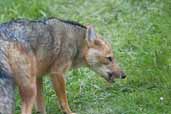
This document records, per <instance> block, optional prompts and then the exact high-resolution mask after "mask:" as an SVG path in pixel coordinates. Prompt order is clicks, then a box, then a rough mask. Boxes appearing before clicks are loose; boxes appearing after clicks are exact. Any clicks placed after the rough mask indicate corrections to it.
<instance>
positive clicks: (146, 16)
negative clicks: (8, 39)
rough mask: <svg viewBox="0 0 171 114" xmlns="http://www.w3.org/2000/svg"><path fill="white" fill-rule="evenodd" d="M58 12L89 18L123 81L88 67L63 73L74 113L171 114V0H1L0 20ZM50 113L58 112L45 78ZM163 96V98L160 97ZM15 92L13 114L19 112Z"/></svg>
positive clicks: (58, 14)
mask: <svg viewBox="0 0 171 114" xmlns="http://www.w3.org/2000/svg"><path fill="white" fill-rule="evenodd" d="M50 16H53V17H59V18H63V19H69V20H75V21H79V22H81V23H83V24H87V23H91V24H93V25H95V26H96V28H97V31H98V32H99V33H100V34H102V35H103V36H104V37H106V39H107V40H108V41H110V42H111V44H112V46H113V51H114V53H115V56H116V59H117V61H118V63H120V64H121V66H122V68H123V69H125V71H126V72H127V75H128V78H127V79H126V80H117V81H116V83H114V84H112V85H108V84H107V83H106V82H105V81H104V80H103V79H101V78H100V77H99V76H97V75H96V74H95V73H94V72H92V71H89V70H88V69H78V70H75V71H71V72H68V73H67V77H66V78H67V91H68V97H69V103H70V106H71V108H72V110H73V111H75V112H77V113H78V114H171V77H170V74H171V1H170V0H108V1H107V0H87V1H85V0H39V1H38V0H37V1H36V0H28V1H26V0H0V22H5V21H8V20H11V19H15V18H29V19H40V18H44V17H50ZM44 82H45V92H44V95H45V97H46V104H47V112H48V114H61V112H60V110H59V108H58V107H57V103H56V102H55V100H56V97H55V93H54V91H53V89H52V87H51V84H50V81H49V79H48V78H47V79H46V80H45V81H44ZM161 98H163V100H162V99H161ZM19 102H20V100H19V97H18V96H17V107H16V110H17V114H19V112H20V104H19Z"/></svg>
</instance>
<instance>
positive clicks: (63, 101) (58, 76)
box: [51, 73, 75, 114]
mask: <svg viewBox="0 0 171 114" xmlns="http://www.w3.org/2000/svg"><path fill="white" fill-rule="evenodd" d="M51 77H52V83H53V87H54V89H55V91H56V95H57V96H58V98H59V102H60V105H61V108H62V111H63V113H64V114H75V113H72V111H71V110H70V108H69V105H68V100H67V95H66V90H65V89H66V87H65V80H64V75H63V74H62V73H53V74H52V76H51Z"/></svg>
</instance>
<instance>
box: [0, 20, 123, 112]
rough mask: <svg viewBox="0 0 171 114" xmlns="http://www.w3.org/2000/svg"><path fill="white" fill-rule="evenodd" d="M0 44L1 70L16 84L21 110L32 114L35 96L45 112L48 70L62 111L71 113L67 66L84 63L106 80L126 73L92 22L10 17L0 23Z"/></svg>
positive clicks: (78, 65)
mask: <svg viewBox="0 0 171 114" xmlns="http://www.w3.org/2000/svg"><path fill="white" fill-rule="evenodd" d="M0 48H1V50H3V51H2V52H1V51H0V55H3V59H0V63H1V64H2V65H1V67H0V70H2V71H4V72H6V73H8V74H9V76H11V77H12V78H13V79H14V81H15V82H16V84H17V85H18V87H19V92H20V96H21V99H22V107H21V114H32V107H33V104H34V103H35V100H36V101H37V111H38V112H40V113H41V114H46V110H45V106H44V100H43V96H42V76H43V75H45V74H47V73H50V74H51V75H50V77H51V79H52V83H53V87H54V89H55V91H56V95H57V96H58V98H59V102H60V105H61V107H62V111H63V112H64V113H65V114H74V113H72V111H71V110H70V108H69V105H68V101H67V95H66V90H65V80H64V73H65V72H66V71H67V70H69V69H70V68H77V67H81V66H87V67H89V68H90V69H92V70H94V71H95V72H97V73H98V74H100V75H101V76H102V77H104V78H105V79H106V80H107V81H109V82H112V81H113V80H114V79H115V78H117V77H120V78H125V77H126V76H125V74H124V73H123V71H122V70H121V69H120V68H119V67H118V66H117V65H116V63H115V61H114V57H113V53H112V49H111V47H110V46H109V45H108V44H107V43H106V42H105V41H104V40H102V38H101V36H100V35H97V34H96V32H95V29H94V27H93V26H91V25H90V26H83V25H81V24H79V23H75V22H71V21H64V20H60V19H55V18H51V19H47V20H41V21H28V20H16V21H11V22H9V23H4V24H1V25H0ZM0 57H1V56H0ZM3 67H5V69H4V68H3ZM0 97H1V96H0ZM0 109H1V108H0ZM0 111H1V110H0ZM2 113H3V112H2Z"/></svg>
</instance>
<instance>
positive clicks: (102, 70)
mask: <svg viewBox="0 0 171 114" xmlns="http://www.w3.org/2000/svg"><path fill="white" fill-rule="evenodd" d="M86 43H87V49H86V52H85V55H84V56H85V61H86V64H87V65H88V67H89V68H90V69H92V70H93V71H95V72H96V73H98V74H99V75H101V76H102V77H103V78H105V79H106V80H107V81H108V82H113V81H114V79H115V78H122V79H123V78H125V77H126V75H125V73H124V72H123V71H122V70H121V68H120V67H119V66H118V65H117V64H116V62H115V58H114V54H113V51H112V48H111V46H110V45H109V44H108V43H107V42H105V41H104V40H102V38H101V36H99V35H96V32H95V29H94V27H93V26H87V32H86Z"/></svg>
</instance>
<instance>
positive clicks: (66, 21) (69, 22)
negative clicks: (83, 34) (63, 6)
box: [58, 19, 87, 29]
mask: <svg viewBox="0 0 171 114" xmlns="http://www.w3.org/2000/svg"><path fill="white" fill-rule="evenodd" d="M58 20H60V21H61V22H63V23H67V24H71V25H74V26H79V27H82V28H85V29H86V28H87V27H86V26H84V25H82V24H80V23H78V22H75V21H70V20H62V19H58Z"/></svg>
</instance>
